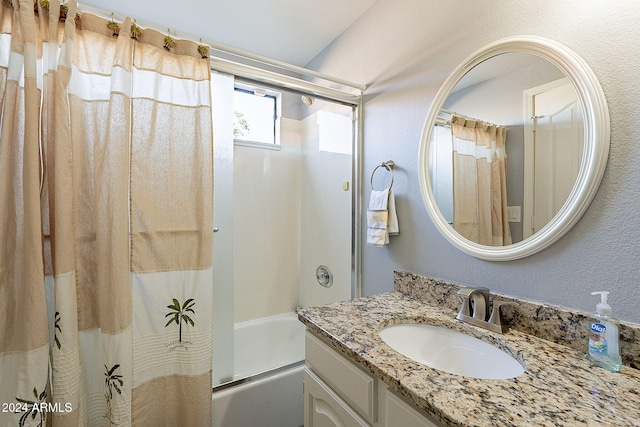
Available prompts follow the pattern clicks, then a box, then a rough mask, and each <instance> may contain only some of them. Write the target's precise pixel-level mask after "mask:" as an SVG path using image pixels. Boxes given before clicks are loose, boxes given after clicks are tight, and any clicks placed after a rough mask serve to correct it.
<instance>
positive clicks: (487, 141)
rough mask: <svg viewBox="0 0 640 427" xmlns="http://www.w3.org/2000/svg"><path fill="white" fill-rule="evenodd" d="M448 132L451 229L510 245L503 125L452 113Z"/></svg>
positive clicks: (489, 242) (482, 241)
mask: <svg viewBox="0 0 640 427" xmlns="http://www.w3.org/2000/svg"><path fill="white" fill-rule="evenodd" d="M451 134H452V138H453V228H454V229H455V230H456V231H457V232H458V233H459V234H460V235H461V236H463V237H464V238H466V239H468V240H470V241H472V242H475V243H479V244H481V245H488V246H505V245H510V244H511V232H510V229H509V222H508V219H507V180H506V177H507V169H506V168H507V167H506V158H507V155H506V151H505V144H506V134H507V129H506V127H504V126H496V125H492V124H487V123H484V122H482V121H479V120H470V119H466V118H464V117H459V116H454V117H453V118H452V119H451Z"/></svg>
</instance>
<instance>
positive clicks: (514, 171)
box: [419, 36, 609, 261]
mask: <svg viewBox="0 0 640 427" xmlns="http://www.w3.org/2000/svg"><path fill="white" fill-rule="evenodd" d="M608 153H609V111H608V109H607V104H606V100H605V97H604V93H603V91H602V88H601V87H600V84H599V82H598V80H597V79H596V77H595V75H594V74H593V72H592V71H591V69H590V68H589V66H588V65H587V64H586V63H585V62H584V60H583V59H582V58H580V57H579V56H578V55H577V54H576V53H575V52H573V51H571V50H570V49H568V48H567V47H565V46H563V45H561V44H559V43H556V42H554V41H551V40H548V39H545V38H541V37H533V36H527V37H510V38H506V39H502V40H499V41H497V42H494V43H492V44H489V45H487V46H485V47H484V48H482V49H480V50H478V51H476V52H475V53H473V54H472V55H471V56H469V57H468V58H467V59H466V60H465V61H464V62H463V63H462V64H460V65H459V66H458V67H457V68H456V69H455V70H454V71H453V72H452V74H451V75H450V76H449V77H448V78H447V80H446V81H445V82H444V84H443V85H442V87H441V88H440V90H439V92H438V93H437V95H436V97H435V99H434V102H433V105H432V107H431V109H430V110H429V114H428V115H427V119H426V122H425V127H424V130H423V133H422V139H421V142H420V154H419V162H420V164H419V170H420V188H421V191H422V197H423V199H424V202H425V205H426V208H427V211H428V212H429V215H430V217H431V219H432V221H433V222H434V224H435V225H436V227H437V228H438V230H439V231H440V233H441V234H442V235H443V236H444V237H445V238H446V239H447V240H448V241H449V242H451V243H452V244H453V245H454V246H455V247H457V248H458V249H460V250H462V251H463V252H465V253H467V254H469V255H472V256H475V257H477V258H481V259H485V260H491V261H508V260H513V259H518V258H522V257H526V256H529V255H532V254H534V253H536V252H538V251H540V250H542V249H544V248H546V247H548V246H549V245H551V244H552V243H554V242H555V241H557V240H558V239H559V238H560V237H562V236H563V235H564V234H565V233H566V232H567V231H569V229H571V227H572V226H573V225H574V224H575V223H576V222H577V221H578V220H579V219H580V217H581V216H582V214H583V213H584V212H585V210H586V209H587V207H588V206H589V203H590V202H591V200H592V199H593V197H594V196H595V194H596V192H597V190H598V186H599V184H600V180H601V179H602V175H603V173H604V170H605V166H606V163H607V157H608Z"/></svg>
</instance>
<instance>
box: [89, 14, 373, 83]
mask: <svg viewBox="0 0 640 427" xmlns="http://www.w3.org/2000/svg"><path fill="white" fill-rule="evenodd" d="M78 12H79V13H82V12H88V13H91V14H93V15H96V16H99V17H101V18H104V19H110V20H114V21H120V22H122V21H124V18H125V16H123V15H118V14H116V13H109V12H107V11H105V10H103V9H98V8H96V7H93V6H87V5H84V4H81V3H78ZM132 18H133V17H132ZM136 25H140V26H141V27H143V28H149V29H152V30H156V31H158V32H160V33H164V32H166V31H165V29H164V28H160V27H159V26H158V25H154V24H149V23H147V22H143V21H138V20H137V19H136ZM171 34H172V35H173V36H176V37H178V38H181V39H185V40H192V41H194V42H199V43H200V44H206V45H209V47H211V49H214V50H216V51H218V52H222V53H224V54H228V55H233V56H237V57H240V58H243V59H248V60H250V61H255V62H259V63H262V64H266V65H270V66H273V67H276V68H280V69H283V70H285V71H291V72H294V73H298V74H302V75H305V76H309V77H316V78H319V79H322V80H325V81H328V82H331V83H337V84H339V85H342V86H346V87H348V88H351V89H357V90H359V91H361V92H362V91H365V90H366V89H367V85H364V84H360V83H354V82H350V81H348V80H344V79H341V78H338V77H333V76H330V75H328V74H324V73H320V72H318V71H314V70H310V69H308V68H304V67H300V66H298V65H294V64H289V63H287V62H284V61H280V60H277V59H273V58H268V57H266V56H263V55H258V54H255V53H251V52H248V51H246V50H242V49H237V48H234V47H231V46H227V45H224V44H222V43H217V42H214V41H211V40H205V39H199V40H195V39H194V38H195V37H196V36H195V35H188V34H184V33H178V32H176V31H173V30H171ZM211 59H212V60H213V59H216V60H218V61H228V60H226V59H225V58H222V57H219V56H216V57H215V58H214V55H213V53H212V54H211Z"/></svg>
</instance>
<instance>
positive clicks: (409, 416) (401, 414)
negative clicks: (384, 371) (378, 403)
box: [383, 390, 441, 427]
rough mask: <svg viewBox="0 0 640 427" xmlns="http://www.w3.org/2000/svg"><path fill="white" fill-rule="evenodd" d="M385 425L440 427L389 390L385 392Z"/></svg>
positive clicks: (390, 426)
mask: <svg viewBox="0 0 640 427" xmlns="http://www.w3.org/2000/svg"><path fill="white" fill-rule="evenodd" d="M383 404H384V405H385V408H384V418H385V422H384V425H386V426H388V427H392V426H402V427H440V426H441V425H440V424H437V423H435V422H433V421H432V420H430V419H428V418H427V417H426V416H424V415H423V414H421V413H419V412H418V411H416V410H415V409H413V408H412V407H411V406H409V404H407V403H406V402H404V401H403V400H402V399H400V398H399V397H398V396H396V395H395V394H393V393H392V392H391V391H389V390H385V391H384V403H383Z"/></svg>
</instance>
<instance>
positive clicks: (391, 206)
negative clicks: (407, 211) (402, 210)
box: [387, 189, 400, 236]
mask: <svg viewBox="0 0 640 427" xmlns="http://www.w3.org/2000/svg"><path fill="white" fill-rule="evenodd" d="M387 210H388V211H389V220H388V223H387V224H388V226H387V229H388V230H389V234H391V235H392V236H393V235H396V234H400V227H399V226H398V215H397V214H396V198H395V197H394V195H393V190H392V189H389V202H388V203H387Z"/></svg>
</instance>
